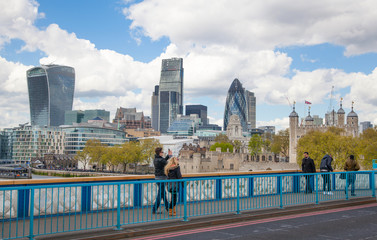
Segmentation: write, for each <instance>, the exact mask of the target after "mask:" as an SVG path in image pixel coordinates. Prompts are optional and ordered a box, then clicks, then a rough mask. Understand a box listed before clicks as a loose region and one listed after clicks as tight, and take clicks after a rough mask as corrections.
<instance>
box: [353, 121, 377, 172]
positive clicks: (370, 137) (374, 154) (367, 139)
mask: <svg viewBox="0 0 377 240" xmlns="http://www.w3.org/2000/svg"><path fill="white" fill-rule="evenodd" d="M357 148H358V150H359V153H360V154H359V161H360V163H361V164H362V165H363V166H364V167H365V168H366V169H372V160H373V159H377V128H376V127H375V128H368V129H366V130H365V131H364V132H363V133H362V134H361V135H360V138H359V142H358V147H357Z"/></svg>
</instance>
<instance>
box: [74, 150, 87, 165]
mask: <svg viewBox="0 0 377 240" xmlns="http://www.w3.org/2000/svg"><path fill="white" fill-rule="evenodd" d="M75 159H76V160H77V161H78V162H80V163H82V165H83V166H84V170H86V167H87V166H88V165H89V162H90V156H89V154H88V152H87V151H85V149H84V150H82V151H80V152H78V153H77V154H76V156H75Z"/></svg>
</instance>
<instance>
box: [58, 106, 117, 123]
mask: <svg viewBox="0 0 377 240" xmlns="http://www.w3.org/2000/svg"><path fill="white" fill-rule="evenodd" d="M96 118H101V119H103V120H104V121H106V122H109V120H110V112H109V111H106V110H103V109H94V110H85V111H81V110H74V111H65V116H64V125H72V124H74V123H87V122H88V121H90V120H93V119H96Z"/></svg>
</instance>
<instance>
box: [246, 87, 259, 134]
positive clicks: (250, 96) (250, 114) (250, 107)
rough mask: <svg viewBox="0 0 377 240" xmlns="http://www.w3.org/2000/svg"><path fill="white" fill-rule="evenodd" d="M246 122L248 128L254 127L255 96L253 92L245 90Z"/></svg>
mask: <svg viewBox="0 0 377 240" xmlns="http://www.w3.org/2000/svg"><path fill="white" fill-rule="evenodd" d="M246 102H247V124H248V127H249V129H252V128H255V127H256V102H257V101H256V97H255V96H254V93H253V92H250V91H248V90H246Z"/></svg>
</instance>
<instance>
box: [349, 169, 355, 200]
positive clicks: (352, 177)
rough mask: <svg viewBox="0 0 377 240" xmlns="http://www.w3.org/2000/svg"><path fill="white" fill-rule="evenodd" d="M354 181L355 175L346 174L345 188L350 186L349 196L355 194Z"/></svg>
mask: <svg viewBox="0 0 377 240" xmlns="http://www.w3.org/2000/svg"><path fill="white" fill-rule="evenodd" d="M355 180H356V174H355V173H350V174H348V183H347V188H348V187H349V185H351V195H354V194H355Z"/></svg>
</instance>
